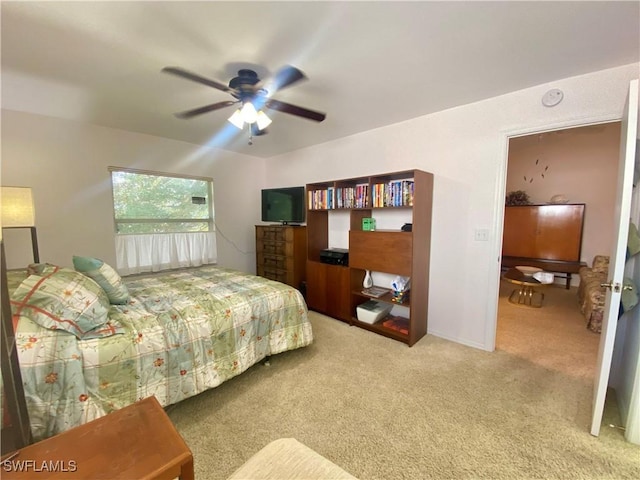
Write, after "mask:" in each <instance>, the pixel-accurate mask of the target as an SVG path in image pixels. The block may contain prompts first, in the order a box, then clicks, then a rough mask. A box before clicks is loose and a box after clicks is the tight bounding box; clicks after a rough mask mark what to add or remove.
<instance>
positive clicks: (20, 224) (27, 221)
mask: <svg viewBox="0 0 640 480" xmlns="http://www.w3.org/2000/svg"><path fill="white" fill-rule="evenodd" d="M1 202H2V221H1V223H0V224H1V225H2V228H28V229H29V230H31V246H32V248H33V261H34V262H35V263H40V254H39V253H38V236H37V233H36V215H35V209H34V206H33V195H32V193H31V188H30V187H2V196H1Z"/></svg>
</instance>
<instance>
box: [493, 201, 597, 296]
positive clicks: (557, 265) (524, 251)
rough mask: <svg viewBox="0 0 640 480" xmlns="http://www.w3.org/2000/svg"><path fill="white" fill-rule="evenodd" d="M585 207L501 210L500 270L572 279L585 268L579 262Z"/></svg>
mask: <svg viewBox="0 0 640 480" xmlns="http://www.w3.org/2000/svg"><path fill="white" fill-rule="evenodd" d="M584 215H585V204H584V203H569V204H546V205H514V206H507V207H505V210H504V233H503V235H502V268H509V267H514V266H517V265H529V266H532V267H538V268H542V269H544V270H547V271H549V272H553V273H555V274H561V275H562V274H564V276H565V277H564V278H565V279H566V287H567V288H569V287H570V285H571V275H572V274H573V273H578V271H579V270H580V268H581V267H582V266H584V265H586V264H585V263H584V262H581V261H580V256H581V252H582V230H583V224H584Z"/></svg>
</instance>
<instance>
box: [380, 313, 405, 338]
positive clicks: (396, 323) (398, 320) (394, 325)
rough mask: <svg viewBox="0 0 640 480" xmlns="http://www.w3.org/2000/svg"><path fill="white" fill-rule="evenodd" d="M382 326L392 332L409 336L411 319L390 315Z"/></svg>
mask: <svg viewBox="0 0 640 480" xmlns="http://www.w3.org/2000/svg"><path fill="white" fill-rule="evenodd" d="M382 325H383V326H384V327H386V328H389V329H391V330H396V331H397V332H400V333H404V334H405V335H409V319H408V318H404V317H398V316H393V315H390V316H388V317H387V318H385V319H384V321H383V322H382Z"/></svg>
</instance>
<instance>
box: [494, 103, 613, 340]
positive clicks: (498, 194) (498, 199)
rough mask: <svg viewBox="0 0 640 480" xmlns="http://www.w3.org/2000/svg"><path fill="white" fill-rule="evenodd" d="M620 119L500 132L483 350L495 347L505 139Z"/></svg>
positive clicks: (605, 117)
mask: <svg viewBox="0 0 640 480" xmlns="http://www.w3.org/2000/svg"><path fill="white" fill-rule="evenodd" d="M621 120H622V117H621V116H620V115H613V114H609V115H600V116H594V117H587V118H581V119H571V120H566V121H562V122H556V123H545V124H539V125H532V126H529V127H523V128H514V129H508V130H503V131H501V132H500V138H501V155H500V157H499V158H500V161H499V162H497V166H496V189H495V198H494V207H493V211H494V212H495V221H494V222H493V232H492V234H493V238H494V239H495V241H494V242H493V255H494V258H495V259H496V261H495V264H494V267H493V268H490V269H489V278H488V285H489V295H487V298H488V305H487V318H490V319H492V321H488V322H487V327H486V329H485V342H484V343H485V345H486V349H487V350H488V351H490V352H493V351H494V350H495V349H496V334H497V328H498V301H499V296H500V293H499V291H500V263H501V258H502V235H503V230H504V212H505V205H504V198H505V195H506V194H507V169H508V166H509V142H510V140H511V139H512V138H516V137H522V136H527V135H535V134H540V133H547V132H553V131H556V130H565V129H570V128H576V127H587V126H591V125H599V124H602V123H611V122H619V121H621Z"/></svg>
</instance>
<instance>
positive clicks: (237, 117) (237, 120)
mask: <svg viewBox="0 0 640 480" xmlns="http://www.w3.org/2000/svg"><path fill="white" fill-rule="evenodd" d="M228 120H229V122H230V123H231V124H233V126H234V127H236V128H238V129H240V130H242V127H244V120H243V119H242V112H241V111H240V109H237V110H236V111H235V112H233V115H231V116H230V117H229V119H228Z"/></svg>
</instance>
